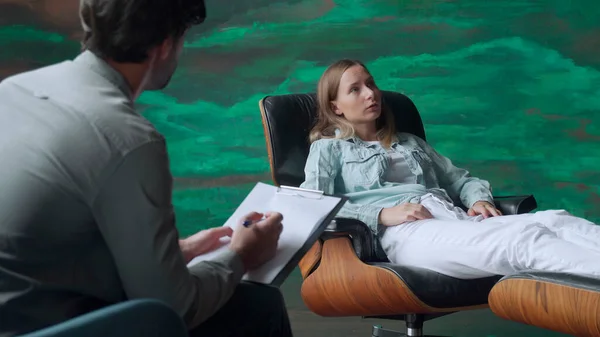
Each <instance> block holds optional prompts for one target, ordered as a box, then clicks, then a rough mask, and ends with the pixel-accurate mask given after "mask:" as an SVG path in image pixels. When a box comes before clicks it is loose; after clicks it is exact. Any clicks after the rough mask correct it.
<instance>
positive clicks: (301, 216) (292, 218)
mask: <svg viewBox="0 0 600 337" xmlns="http://www.w3.org/2000/svg"><path fill="white" fill-rule="evenodd" d="M346 201H347V197H345V196H333V195H327V194H325V193H323V192H322V191H316V190H309V189H304V188H298V187H291V186H278V187H277V186H273V185H269V184H265V183H260V182H259V183H257V184H256V185H255V186H254V188H253V189H252V191H250V193H249V194H248V195H247V196H246V198H245V199H244V200H243V201H242V202H241V203H240V205H239V206H238V208H237V209H236V210H235V211H234V212H233V214H232V215H231V216H230V217H229V219H228V220H227V221H226V222H225V224H224V226H229V227H231V228H233V230H234V231H235V229H236V228H237V226H239V221H240V219H241V218H242V217H243V216H244V215H246V214H248V213H250V212H253V211H254V212H259V213H265V212H279V213H281V214H282V215H283V221H282V224H283V231H282V233H281V236H280V239H279V244H278V249H277V253H276V256H275V257H274V258H273V259H272V260H271V261H268V262H267V263H265V264H264V265H263V266H261V267H259V268H257V269H255V270H252V271H249V272H248V273H246V274H245V275H244V277H243V280H244V281H248V282H256V283H262V284H268V285H271V286H277V287H279V286H280V285H281V284H282V283H283V282H284V281H285V280H286V279H287V277H288V276H289V275H290V274H291V273H292V271H293V270H294V268H296V266H297V265H298V263H299V262H300V260H301V259H302V257H303V256H304V254H306V252H308V250H309V249H310V248H311V247H312V246H313V244H314V243H315V242H316V241H317V240H318V239H319V237H320V236H321V234H323V232H324V231H325V229H326V228H327V226H328V225H329V224H330V223H331V221H333V219H334V218H335V216H336V215H337V213H338V212H339V210H340V209H341V208H342V206H343V205H344V203H345V202H346ZM228 239H229V238H226V239H225V240H223V246H222V247H220V248H219V249H217V250H215V251H213V252H210V253H207V254H203V255H201V256H197V257H195V258H194V259H192V260H191V261H190V262H189V263H188V266H192V265H193V264H196V263H199V262H201V261H204V260H210V259H211V258H212V257H214V256H217V255H219V254H220V253H222V252H223V251H224V250H226V249H227V247H228V241H229V240H228Z"/></svg>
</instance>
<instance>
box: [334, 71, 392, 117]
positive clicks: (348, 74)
mask: <svg viewBox="0 0 600 337" xmlns="http://www.w3.org/2000/svg"><path fill="white" fill-rule="evenodd" d="M331 103H332V104H333V111H334V112H335V113H336V114H337V115H339V116H344V117H345V118H346V119H347V120H348V121H349V122H350V123H352V124H364V123H371V122H375V120H376V119H377V118H378V117H379V116H380V115H381V92H380V91H379V88H377V85H375V81H374V80H373V77H372V76H371V75H370V74H369V73H368V72H367V71H366V70H365V68H363V67H362V66H360V65H355V66H352V67H350V68H348V69H347V70H346V71H345V72H344V73H343V74H342V78H341V79H340V86H339V88H338V92H337V98H336V100H335V101H332V102H331Z"/></svg>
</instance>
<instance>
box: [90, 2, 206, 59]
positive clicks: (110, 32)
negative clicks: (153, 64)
mask: <svg viewBox="0 0 600 337" xmlns="http://www.w3.org/2000/svg"><path fill="white" fill-rule="evenodd" d="M79 14H80V17H81V23H82V25H83V29H84V38H83V41H82V45H83V46H82V47H83V49H87V50H90V51H92V52H94V53H95V54H96V55H97V56H99V57H101V58H105V59H111V60H113V61H115V62H119V63H140V62H143V61H145V60H146V59H147V57H148V51H149V50H150V49H152V48H153V47H156V46H158V45H160V44H161V43H162V42H163V41H165V40H166V39H167V38H169V37H173V38H179V37H181V36H182V35H183V33H184V32H185V31H186V30H187V29H188V28H190V27H191V26H193V25H197V24H200V23H202V22H203V21H204V19H205V18H206V9H205V6H204V0H80V10H79Z"/></svg>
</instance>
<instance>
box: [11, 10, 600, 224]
mask: <svg viewBox="0 0 600 337" xmlns="http://www.w3.org/2000/svg"><path fill="white" fill-rule="evenodd" d="M77 5H78V0H39V1H36V0H0V78H3V77H6V76H9V75H11V74H13V73H16V72H19V71H23V70H27V69H32V68H34V67H38V66H43V65H47V64H50V63H54V62H57V61H61V60H63V59H66V58H72V57H74V56H75V55H76V54H77V52H78V49H79V44H78V37H79V34H80V30H79V26H78V18H77ZM207 6H208V15H209V19H208V21H207V23H206V24H205V25H203V26H202V27H198V28H196V29H194V30H193V32H192V33H191V34H190V35H189V37H188V38H187V42H186V49H185V52H184V54H183V58H182V60H181V65H180V68H179V70H178V71H177V73H176V75H175V76H174V78H173V82H172V84H171V86H170V87H169V88H168V89H166V90H165V91H164V92H149V93H145V94H144V95H143V96H142V97H141V98H140V100H139V107H140V110H141V111H142V113H143V114H144V115H145V116H147V118H148V119H150V120H151V121H152V122H153V123H155V125H156V127H157V128H158V130H159V131H161V132H162V133H163V134H164V135H165V136H166V138H167V140H168V146H169V150H170V155H171V165H172V171H173V175H174V176H175V184H176V190H175V192H174V204H175V206H176V212H177V218H178V227H179V228H180V229H181V231H182V234H184V235H186V234H189V233H192V232H195V231H196V230H199V229H201V228H206V227H209V226H218V225H221V224H222V223H223V222H224V220H225V219H226V218H227V217H228V216H229V214H230V213H231V211H232V210H233V209H234V208H235V207H236V206H237V204H238V203H239V202H240V201H241V200H242V199H243V197H244V195H245V194H246V193H247V192H248V191H249V189H250V188H251V187H252V186H253V184H254V183H255V182H257V181H265V182H269V181H270V176H269V166H268V161H267V152H266V149H265V142H264V136H263V131H262V126H261V122H260V114H259V110H258V104H257V102H258V100H259V99H261V98H262V97H264V96H265V95H267V94H283V93H290V92H307V91H313V90H314V89H315V85H316V82H317V80H318V78H319V76H320V74H321V73H322V71H323V70H324V69H325V67H326V66H327V65H328V64H329V63H331V62H333V61H335V60H336V59H339V58H342V57H352V58H360V59H362V60H363V61H364V62H366V64H367V65H368V66H369V67H370V69H371V71H372V73H373V74H374V76H375V78H376V80H377V82H378V84H379V86H380V87H381V88H383V89H387V90H398V91H401V92H404V93H405V94H407V95H408V96H410V97H411V98H412V99H413V100H414V102H415V103H416V105H417V106H418V108H419V110H420V111H421V114H422V116H423V119H424V122H425V124H426V129H427V132H428V137H429V140H430V142H431V143H432V144H433V145H434V146H435V147H436V148H437V149H438V150H439V151H440V152H442V153H443V154H445V155H447V156H449V157H450V158H452V159H453V160H454V162H455V163H456V164H457V165H460V166H463V167H466V168H468V169H469V170H471V172H472V173H473V174H474V175H477V176H481V177H484V178H486V179H488V180H490V182H491V183H492V185H493V187H494V191H495V193H496V194H499V195H500V194H513V193H516V194H521V193H533V194H535V195H536V197H537V199H538V201H539V204H540V207H541V208H544V209H547V208H565V209H568V210H570V211H571V212H573V213H575V214H577V215H580V216H584V217H587V218H589V219H590V220H593V221H595V222H598V221H599V220H600V187H599V183H600V172H599V171H598V166H599V165H600V158H599V156H600V146H599V145H600V115H599V114H598V110H599V107H600V56H599V55H600V42H599V41H600V40H599V39H600V21H599V20H598V18H599V17H600V15H599V14H600V2H598V1H594V0H585V1H584V0H579V1H575V0H573V1H568V0H545V1H543V0H538V1H533V0H530V1H515V0H511V1H508V0H506V1H490V2H485V1H482V0H460V1H450V0H446V1H442V0H430V1H426V0H413V1H407V0H404V1H403V0H354V1H353V0H346V1H344V0H338V1H333V0H303V1H299V0H288V1H267V0H246V1H218V0H212V1H210V0H209V1H208V4H207Z"/></svg>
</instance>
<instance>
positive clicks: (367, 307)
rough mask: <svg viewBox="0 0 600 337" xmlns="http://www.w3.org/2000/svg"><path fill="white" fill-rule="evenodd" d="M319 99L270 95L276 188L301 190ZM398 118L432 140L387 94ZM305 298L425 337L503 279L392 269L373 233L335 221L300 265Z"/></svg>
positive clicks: (400, 99) (499, 200)
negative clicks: (430, 325) (431, 325)
mask: <svg viewBox="0 0 600 337" xmlns="http://www.w3.org/2000/svg"><path fill="white" fill-rule="evenodd" d="M315 98H316V97H315V95H314V94H290V95H280V96H267V97H265V98H263V99H262V100H261V101H260V102H259V107H260V110H261V115H262V121H263V126H264V133H265V138H266V143H267V150H268V154H269V161H270V166H271V173H272V177H273V181H274V183H275V184H276V185H287V186H299V185H300V184H301V183H302V182H303V180H304V165H305V162H306V158H307V155H308V151H309V146H310V144H309V142H308V134H309V130H310V128H311V126H312V125H313V123H314V121H315V117H316V100H315ZM383 102H384V104H385V105H387V106H388V107H390V108H391V110H392V111H393V112H394V113H395V117H396V127H397V130H399V131H403V132H409V133H412V134H414V135H417V136H419V137H421V138H423V139H426V136H425V130H424V128H423V123H422V121H421V117H420V115H419V112H418V111H417V108H416V107H415V105H414V104H413V102H412V101H411V100H410V99H409V98H408V97H406V96H405V95H403V94H400V93H396V92H389V91H384V92H383ZM495 203H496V205H497V207H498V208H499V209H500V210H501V211H502V212H503V213H504V214H517V213H526V212H530V211H532V210H534V209H535V208H536V207H537V203H536V200H535V198H534V197H533V196H532V195H526V196H506V197H495ZM299 267H300V271H301V273H302V277H303V283H302V290H301V293H302V298H303V301H304V302H305V304H306V305H307V307H308V308H309V309H310V310H311V311H313V312H314V313H316V314H318V315H321V316H330V317H335V316H338V317H340V316H362V317H366V318H383V319H398V320H404V321H405V322H406V326H407V333H406V334H402V333H399V332H395V331H391V330H386V329H383V328H382V327H380V326H374V327H373V331H372V336H424V335H423V332H422V328H423V323H424V322H425V321H427V320H429V319H432V318H436V317H439V316H443V315H447V314H449V313H453V312H457V311H462V310H469V309H479V308H485V307H487V303H488V302H487V300H488V294H489V292H490V289H492V287H493V286H494V284H496V282H497V281H498V280H499V279H500V278H501V277H500V276H497V277H488V278H482V279H475V280H460V279H456V278H453V277H449V276H445V275H442V274H439V273H436V272H433V271H429V270H426V269H421V268H409V267H405V266H399V265H394V264H392V263H390V262H389V261H388V260H387V258H386V256H385V254H383V252H382V250H381V248H380V247H379V242H378V240H377V239H376V238H375V237H374V235H373V234H372V232H371V231H370V230H369V228H368V227H367V226H366V225H365V224H364V223H362V222H360V221H357V220H354V219H343V218H336V220H335V221H333V222H332V224H331V225H330V226H329V227H328V228H327V230H326V232H325V233H324V235H323V236H322V237H321V239H320V240H319V241H318V242H317V243H316V244H315V245H314V246H313V247H312V248H311V249H310V251H309V252H308V253H307V254H306V255H305V256H304V258H303V259H302V261H301V262H300V264H299Z"/></svg>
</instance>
